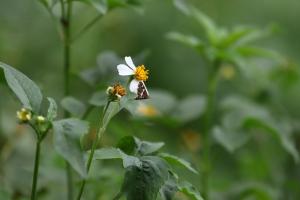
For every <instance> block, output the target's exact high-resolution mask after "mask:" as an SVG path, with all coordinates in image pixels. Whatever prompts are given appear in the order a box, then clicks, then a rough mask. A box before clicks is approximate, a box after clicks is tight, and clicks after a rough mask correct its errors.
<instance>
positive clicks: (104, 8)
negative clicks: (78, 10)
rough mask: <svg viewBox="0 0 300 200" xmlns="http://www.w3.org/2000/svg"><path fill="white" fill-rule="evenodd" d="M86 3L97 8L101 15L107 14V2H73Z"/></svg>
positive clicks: (90, 0)
mask: <svg viewBox="0 0 300 200" xmlns="http://www.w3.org/2000/svg"><path fill="white" fill-rule="evenodd" d="M73 1H79V2H82V3H85V4H87V5H89V6H91V7H93V8H95V9H96V10H97V11H98V12H99V13H101V14H103V15H104V14H106V13H107V11H108V7H107V3H106V0H73Z"/></svg>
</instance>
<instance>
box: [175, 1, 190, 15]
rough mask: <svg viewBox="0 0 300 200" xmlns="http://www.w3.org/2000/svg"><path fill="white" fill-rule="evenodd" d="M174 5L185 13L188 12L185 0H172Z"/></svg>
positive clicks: (187, 13)
mask: <svg viewBox="0 0 300 200" xmlns="http://www.w3.org/2000/svg"><path fill="white" fill-rule="evenodd" d="M173 2H174V5H175V7H176V8H177V9H178V10H180V11H181V12H182V13H184V14H185V15H189V14H190V8H189V6H188V4H187V2H186V0H173Z"/></svg>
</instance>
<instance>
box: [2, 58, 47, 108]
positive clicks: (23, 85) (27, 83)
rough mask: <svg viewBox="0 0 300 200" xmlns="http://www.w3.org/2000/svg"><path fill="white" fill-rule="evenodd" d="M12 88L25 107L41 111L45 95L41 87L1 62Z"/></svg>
mask: <svg viewBox="0 0 300 200" xmlns="http://www.w3.org/2000/svg"><path fill="white" fill-rule="evenodd" d="M0 68H2V69H3V70H4V76H5V79H6V81H7V84H8V86H9V87H10V89H11V90H12V91H13V92H14V93H15V95H16V96H17V97H18V99H19V100H20V101H21V103H22V104H23V106H24V107H25V108H28V109H31V110H32V111H34V112H35V113H39V111H40V107H41V103H42V100H43V95H42V93H41V90H40V88H39V87H38V86H37V85H36V84H35V83H34V82H33V81H32V80H30V79H29V78H28V77H27V76H25V75H24V74H23V73H21V72H19V71H18V70H16V69H14V68H13V67H11V66H9V65H7V64H4V63H2V62H0Z"/></svg>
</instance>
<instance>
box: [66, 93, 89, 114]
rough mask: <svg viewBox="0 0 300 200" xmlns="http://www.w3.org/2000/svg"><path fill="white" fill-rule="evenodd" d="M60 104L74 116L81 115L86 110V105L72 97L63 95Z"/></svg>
mask: <svg viewBox="0 0 300 200" xmlns="http://www.w3.org/2000/svg"><path fill="white" fill-rule="evenodd" d="M61 106H62V107H63V108H64V109H65V110H66V111H68V112H69V113H71V114H72V115H73V116H74V117H81V116H82V115H83V114H84V112H85V111H86V106H85V105H84V104H83V103H82V102H81V101H79V100H78V99H76V98H74V97H71V96H69V97H65V98H63V99H62V101H61Z"/></svg>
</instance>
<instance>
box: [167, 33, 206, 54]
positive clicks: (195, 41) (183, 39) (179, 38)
mask: <svg viewBox="0 0 300 200" xmlns="http://www.w3.org/2000/svg"><path fill="white" fill-rule="evenodd" d="M166 36H167V38H168V39H169V40H173V41H175V42H179V43H182V44H184V45H186V46H188V47H192V48H194V49H196V50H197V51H199V52H200V53H203V50H204V48H205V44H204V43H203V42H202V41H201V40H200V39H199V38H197V37H195V36H191V35H184V34H182V33H178V32H170V33H168V34H167V35H166Z"/></svg>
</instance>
